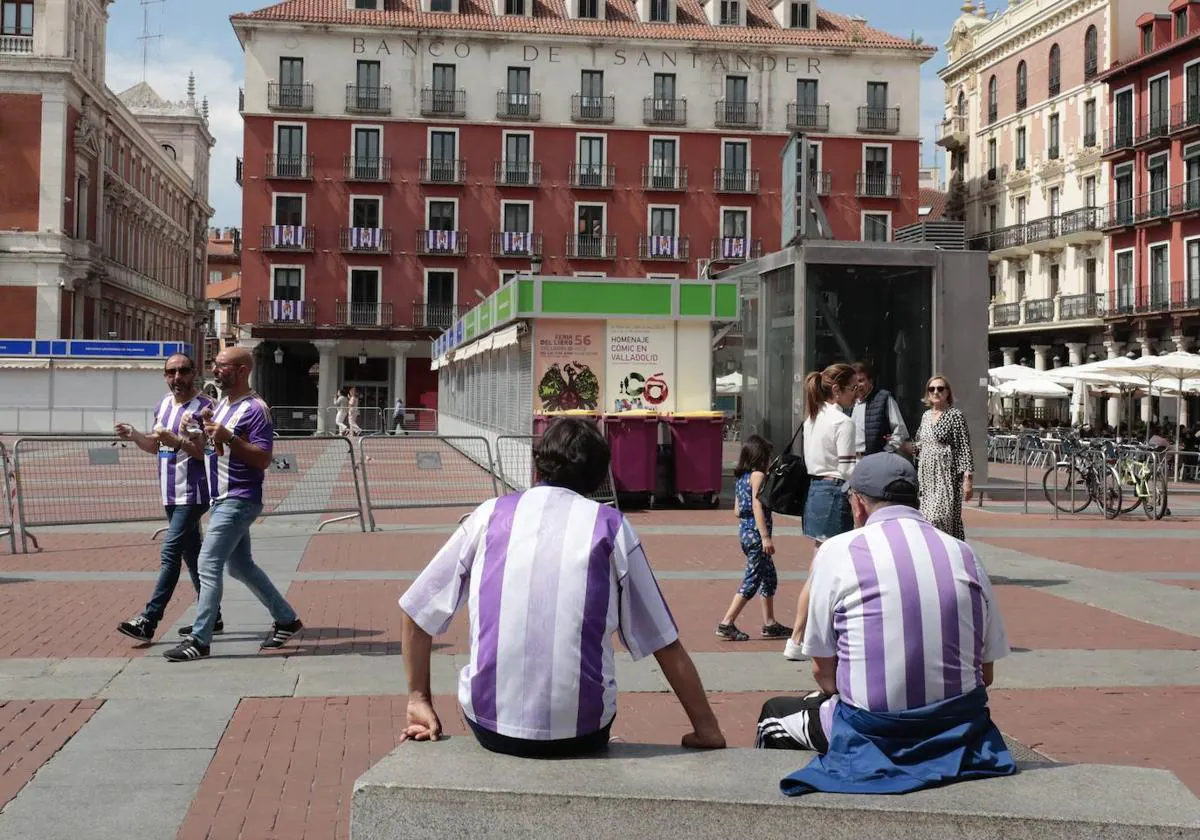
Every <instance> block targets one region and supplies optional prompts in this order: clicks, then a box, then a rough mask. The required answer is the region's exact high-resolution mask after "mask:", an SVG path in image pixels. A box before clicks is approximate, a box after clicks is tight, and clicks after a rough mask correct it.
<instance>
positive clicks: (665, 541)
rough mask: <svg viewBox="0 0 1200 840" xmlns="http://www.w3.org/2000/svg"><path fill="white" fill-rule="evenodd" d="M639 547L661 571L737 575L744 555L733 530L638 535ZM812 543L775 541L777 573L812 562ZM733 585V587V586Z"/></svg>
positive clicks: (793, 539) (804, 567) (784, 538)
mask: <svg viewBox="0 0 1200 840" xmlns="http://www.w3.org/2000/svg"><path fill="white" fill-rule="evenodd" d="M640 536H641V540H642V548H643V549H645V551H646V556H647V557H649V558H650V565H651V566H652V567H653V568H654V569H659V570H662V571H668V570H669V571H693V570H695V571H700V570H704V571H709V570H714V569H721V570H725V571H731V572H739V573H740V572H741V571H742V570H743V569H745V567H746V555H744V554H743V553H742V548H741V543H740V542H738V537H737V529H736V528H730V529H729V534H728V535H727V536H709V535H687V534H682V535H675V534H670V535H668V534H641V535H640ZM812 556H813V542H812V540H810V539H808V537H790V536H780V537H776V538H775V565H776V567H777V568H778V569H779V571H789V572H799V571H805V570H807V569H808V566H809V563H811V562H812ZM735 586H736V584H735Z"/></svg>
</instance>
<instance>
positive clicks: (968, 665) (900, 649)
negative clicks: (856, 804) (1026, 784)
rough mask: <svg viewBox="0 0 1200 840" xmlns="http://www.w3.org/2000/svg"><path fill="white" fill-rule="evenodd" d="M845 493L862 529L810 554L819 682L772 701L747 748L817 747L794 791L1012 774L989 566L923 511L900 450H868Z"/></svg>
mask: <svg viewBox="0 0 1200 840" xmlns="http://www.w3.org/2000/svg"><path fill="white" fill-rule="evenodd" d="M849 488H850V507H851V510H852V511H853V513H854V524H855V525H856V526H857V527H856V529H855V530H853V531H848V532H846V533H844V534H839V535H838V536H836V537H832V538H831V539H829V540H828V541H826V542H825V544H824V545H822V546H821V548H820V550H819V551H818V552H817V556H816V557H815V558H814V559H813V563H812V572H811V574H812V578H811V581H810V589H811V598H810V600H809V608H808V622H807V625H806V628H805V632H804V642H803V652H804V654H806V655H807V656H810V657H812V671H813V678H814V679H815V680H816V683H817V686H818V687H819V690H818V691H815V692H812V693H810V694H808V695H806V696H803V697H777V698H774V699H772V700H768V701H767V702H766V703H765V704H764V705H763V708H762V714H761V715H760V717H759V723H758V735H757V740H756V744H755V745H756V746H758V747H760V748H764V749H807V750H815V751H816V752H818V753H820V755H818V756H817V757H816V758H814V759H813V761H812V762H811V763H810V764H809V765H808V766H807V767H804V768H802V769H800V770H798V771H796V772H795V773H793V774H792V775H790V776H788V777H787V778H785V779H784V780H783V781H782V782H781V783H780V785H781V788H782V790H783V792H784V793H785V794H788V795H791V796H796V795H799V794H803V793H809V792H812V791H817V790H820V791H828V792H834V793H904V792H907V791H910V790H917V789H919V788H922V787H930V786H933V785H941V784H947V783H949V782H954V781H959V780H963V779H973V778H981V777H984V776H1000V775H1009V774H1011V773H1013V772H1015V765H1014V764H1013V761H1012V757H1011V755H1009V752H1008V748H1007V747H1006V746H1005V745H1004V740H1003V738H1002V737H1001V735H1000V732H999V730H997V729H996V727H995V725H994V724H993V723H992V721H991V717H990V714H989V712H988V705H987V686H988V685H991V682H992V676H993V671H992V663H993V662H994V661H995V660H996V659H999V658H1000V657H1002V656H1006V655H1008V653H1009V645H1008V637H1007V635H1006V634H1005V630H1004V622H1003V620H1002V619H1001V618H1000V612H999V610H998V608H997V605H996V600H995V596H994V595H993V593H992V585H991V582H990V581H989V580H988V576H987V572H986V571H984V568H983V565H982V564H981V563H980V562H979V560H978V559H977V558H976V557H975V554H974V552H973V551H972V550H971V548H970V546H968V545H967V544H966V543H964V542H961V541H959V540H956V539H954V538H953V537H951V536H949V535H948V534H945V533H943V532H941V531H939V530H937V529H936V528H935V527H934V526H933V525H931V524H930V523H929V521H928V520H926V519H925V518H924V517H923V516H922V515H921V513H920V511H919V510H917V506H918V498H917V473H916V469H915V468H914V467H913V465H912V464H911V463H910V462H909V461H908V460H906V459H905V458H902V457H900V456H899V455H896V454H894V453H891V452H880V453H877V454H874V455H868V456H867V457H866V458H864V459H863V460H862V461H860V462H859V463H858V466H857V467H855V469H854V473H853V474H852V475H851V477H850V481H849ZM831 744H832V745H833V748H832V749H831V747H830V745H831Z"/></svg>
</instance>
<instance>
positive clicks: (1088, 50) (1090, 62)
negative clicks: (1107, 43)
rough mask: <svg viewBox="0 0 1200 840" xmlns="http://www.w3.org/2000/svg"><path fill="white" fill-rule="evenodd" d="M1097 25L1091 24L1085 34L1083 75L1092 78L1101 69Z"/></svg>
mask: <svg viewBox="0 0 1200 840" xmlns="http://www.w3.org/2000/svg"><path fill="white" fill-rule="evenodd" d="M1096 38H1097V35H1096V27H1094V26H1089V27H1088V28H1087V32H1085V33H1084V35H1083V77H1084V78H1085V79H1090V78H1092V77H1093V76H1095V75H1096V71H1097V70H1098V69H1099V56H1098V53H1099V46H1098V44H1097V43H1096Z"/></svg>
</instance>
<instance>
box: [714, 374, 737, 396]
mask: <svg viewBox="0 0 1200 840" xmlns="http://www.w3.org/2000/svg"><path fill="white" fill-rule="evenodd" d="M717 393H718V394H740V393H742V375H741V374H740V373H738V372H737V371H734V372H733V373H730V374H726V375H725V376H718V377H717Z"/></svg>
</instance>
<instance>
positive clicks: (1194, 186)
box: [1167, 178, 1200, 216]
mask: <svg viewBox="0 0 1200 840" xmlns="http://www.w3.org/2000/svg"><path fill="white" fill-rule="evenodd" d="M1167 200H1168V203H1169V204H1170V208H1171V210H1170V212H1171V215H1172V216H1181V215H1187V214H1190V213H1200V178H1196V179H1193V180H1191V181H1186V182H1184V183H1182V184H1176V185H1175V186H1173V187H1171V191H1170V194H1169V196H1168V199H1167Z"/></svg>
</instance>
